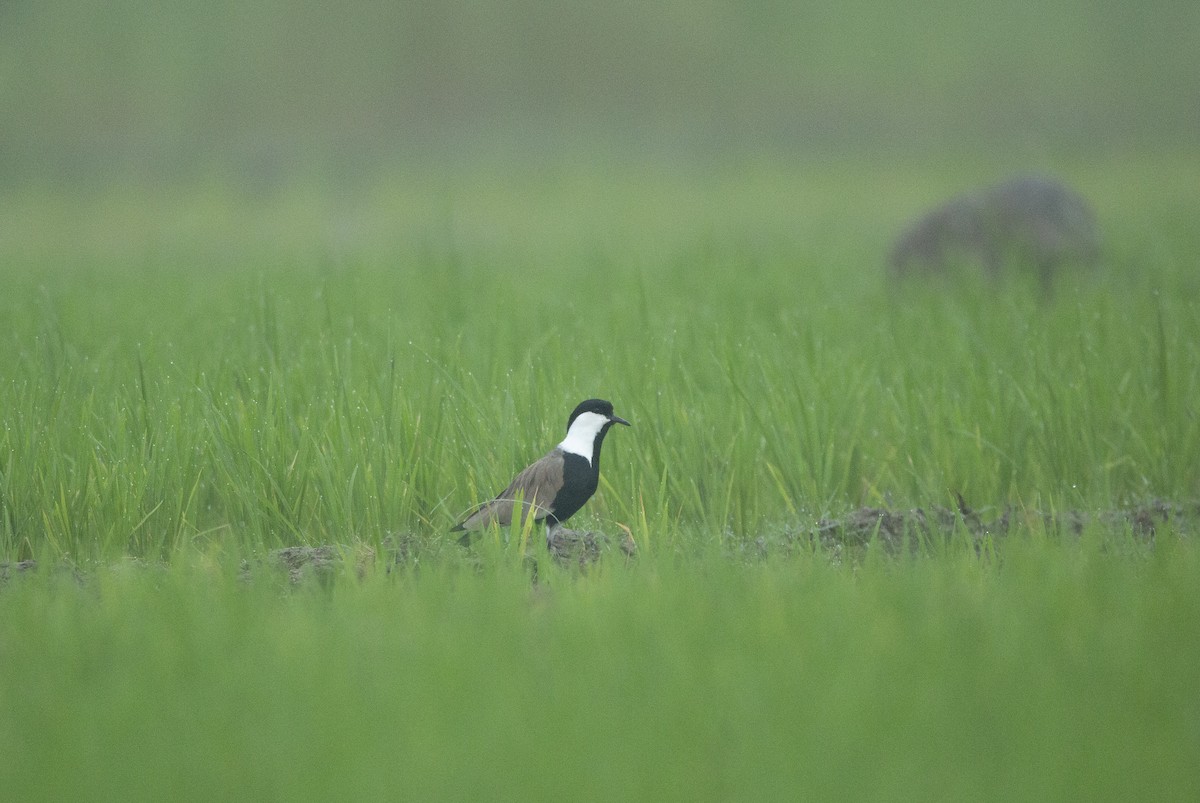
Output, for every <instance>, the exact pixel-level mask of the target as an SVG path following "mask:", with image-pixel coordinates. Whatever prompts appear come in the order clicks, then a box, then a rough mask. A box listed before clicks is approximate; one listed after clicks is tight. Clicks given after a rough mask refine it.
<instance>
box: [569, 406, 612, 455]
mask: <svg viewBox="0 0 1200 803" xmlns="http://www.w3.org/2000/svg"><path fill="white" fill-rule="evenodd" d="M607 423H608V417H607V416H603V415H600V414H599V413H580V414H579V417H578V418H576V419H575V420H574V421H572V422H571V428H570V429H568V430H567V437H566V438H564V439H563V442H562V443H560V444H559V445H558V448H560V449H562V450H563V451H564V452H570V453H571V454H577V455H579V456H580V457H582V458H583V459H584V460H587V461H588V465H591V463H592V447H593V445H594V444H595V443H596V435H597V434H599V432H600V430H602V429H604V425H605V424H607Z"/></svg>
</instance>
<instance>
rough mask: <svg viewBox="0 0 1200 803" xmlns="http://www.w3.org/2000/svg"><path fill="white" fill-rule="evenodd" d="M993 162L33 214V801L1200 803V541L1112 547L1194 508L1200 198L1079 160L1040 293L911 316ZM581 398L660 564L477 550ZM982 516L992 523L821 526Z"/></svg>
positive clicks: (6, 781) (12, 330)
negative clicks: (893, 541) (1081, 519)
mask: <svg viewBox="0 0 1200 803" xmlns="http://www.w3.org/2000/svg"><path fill="white" fill-rule="evenodd" d="M970 172H971V171H969V170H968V169H967V168H966V167H962V168H953V167H945V166H943V167H942V168H941V169H940V170H935V171H929V172H924V171H919V170H917V169H915V168H914V169H912V170H907V169H905V168H899V167H886V168H881V167H880V166H878V165H872V164H869V163H866V164H858V165H846V164H838V165H832V166H826V167H821V166H815V165H808V166H804V165H801V166H796V167H795V168H793V169H791V170H784V169H776V168H775V167H773V166H772V165H757V166H756V165H752V164H751V165H747V167H746V169H745V170H744V171H741V172H729V173H724V174H714V175H711V176H699V175H691V176H687V175H677V174H661V173H658V174H650V175H646V174H638V175H633V174H627V173H621V172H620V171H618V172H616V173H615V174H613V175H605V174H604V173H602V172H599V171H596V172H587V171H583V170H580V171H575V172H571V171H565V172H564V173H563V174H561V175H559V174H553V173H546V174H534V175H532V176H530V175H525V176H512V177H506V176H504V175H501V174H492V175H484V176H466V175H462V176H458V177H455V178H453V179H451V180H448V182H447V183H446V184H444V185H438V184H437V183H436V182H428V183H422V181H421V180H419V179H412V180H409V181H407V182H403V181H402V182H399V183H395V184H393V183H388V182H383V183H381V185H380V187H379V188H378V189H376V190H374V191H371V192H366V193H364V195H363V196H362V197H361V198H358V199H356V200H355V201H354V202H353V203H350V202H348V201H347V202H344V203H338V202H335V201H332V200H330V197H329V196H325V195H322V194H321V193H320V192H316V191H308V190H306V189H305V188H304V187H295V188H293V190H291V191H289V192H287V193H284V194H282V195H280V196H279V197H277V198H275V199H274V200H268V201H262V200H261V199H259V200H247V199H244V198H239V197H238V196H237V195H236V194H234V193H225V192H223V191H221V190H219V189H212V190H209V191H205V192H200V191H197V192H194V193H185V194H181V195H177V196H172V195H170V194H159V195H156V194H153V193H152V194H150V195H149V196H148V197H140V196H139V195H138V194H137V193H135V192H133V191H130V192H129V193H127V194H122V193H120V192H117V191H115V190H114V191H112V192H111V194H110V195H108V196H106V197H105V198H104V199H102V200H100V201H87V200H78V199H76V200H73V201H64V200H63V199H62V198H59V197H56V196H52V195H38V194H37V193H34V192H30V193H28V194H26V195H14V196H9V197H6V198H5V199H4V200H3V202H2V203H3V207H4V209H3V210H2V211H5V212H6V213H10V214H8V215H7V217H6V219H7V220H12V221H17V223H18V225H15V226H12V227H11V231H10V233H11V236H9V237H7V238H6V239H4V240H3V242H2V245H0V248H3V254H2V256H3V261H2V263H0V264H2V266H3V267H0V275H2V279H3V284H4V293H3V294H2V295H0V321H4V322H5V324H4V328H3V329H2V330H0V423H2V428H0V561H17V560H24V559H29V558H33V559H36V560H37V561H38V568H37V570H36V571H34V572H17V571H16V569H15V567H8V569H7V574H8V576H9V579H8V580H7V581H6V582H4V583H3V585H0V755H3V756H4V757H5V758H4V761H3V762H0V789H3V790H4V796H11V797H12V798H13V799H38V798H41V799H63V798H79V797H87V798H93V799H112V798H118V797H119V798H125V797H126V796H127V794H129V795H132V796H133V797H136V798H141V799H163V798H179V797H183V798H189V797H190V798H204V799H211V798H214V797H215V798H221V797H252V798H266V799H295V798H310V799H320V798H324V799H328V798H330V797H335V796H336V797H353V798H371V797H385V796H386V797H395V796H397V795H401V796H406V797H412V798H415V799H426V798H437V797H457V798H463V797H480V796H487V797H501V798H515V797H534V798H544V797H551V796H556V797H563V796H569V797H572V798H575V797H585V798H586V797H590V798H605V799H612V798H620V797H636V798H649V799H657V798H660V797H678V798H687V799H694V798H705V799H729V798H742V799H764V798H782V797H787V798H789V799H791V798H795V797H796V796H798V795H799V796H802V797H808V798H812V799H829V798H842V799H854V800H860V799H864V798H893V799H929V798H939V799H1005V800H1009V799H1080V798H1084V799H1101V798H1105V797H1108V798H1110V799H1115V800H1119V799H1130V798H1133V797H1138V798H1146V799H1155V798H1156V799H1189V798H1191V797H1194V796H1195V795H1196V793H1197V791H1198V790H1200V777H1198V775H1200V774H1198V773H1197V771H1196V770H1195V768H1194V764H1195V762H1194V756H1195V755H1196V754H1197V749H1198V748H1200V730H1198V729H1197V725H1196V723H1197V722H1198V721H1200V711H1198V710H1197V705H1196V702H1195V701H1196V696H1195V694H1194V693H1193V692H1194V689H1195V687H1196V681H1197V680H1198V679H1200V678H1198V676H1197V675H1198V673H1197V669H1196V667H1197V666H1200V661H1198V660H1197V659H1198V658H1200V655H1198V654H1197V648H1196V646H1195V639H1194V638H1192V637H1191V634H1193V633H1195V632H1197V630H1198V625H1200V622H1198V621H1197V620H1198V619H1200V590H1198V589H1200V583H1198V582H1197V579H1198V573H1197V568H1198V566H1197V554H1196V549H1195V544H1194V535H1195V531H1196V522H1195V521H1194V520H1191V519H1182V520H1176V521H1174V522H1172V523H1170V524H1166V525H1161V526H1159V527H1158V529H1157V531H1156V533H1155V535H1154V538H1153V539H1147V537H1146V533H1145V532H1144V531H1139V530H1135V529H1134V528H1132V527H1130V526H1128V525H1127V524H1125V523H1121V522H1118V523H1116V524H1114V523H1112V521H1111V520H1109V519H1105V518H1103V516H1102V514H1103V513H1104V512H1106V511H1114V510H1121V509H1123V508H1125V507H1128V506H1131V505H1135V504H1139V503H1144V502H1146V501H1149V500H1154V499H1163V500H1167V501H1170V502H1175V503H1180V504H1192V503H1194V502H1195V500H1196V499H1197V498H1198V497H1200V416H1198V415H1197V413H1198V412H1200V410H1198V408H1197V401H1196V400H1197V399H1200V309H1198V308H1197V307H1198V303H1200V302H1198V301H1197V298H1198V297H1200V296H1197V290H1198V289H1200V282H1198V280H1197V278H1196V277H1197V275H1200V274H1197V272H1196V268H1197V258H1196V254H1197V253H1200V250H1198V249H1200V242H1198V241H1197V238H1196V235H1195V233H1194V228H1195V227H1194V225H1193V222H1194V218H1195V212H1196V208H1195V199H1194V196H1193V195H1192V192H1193V188H1194V187H1195V186H1196V182H1197V181H1200V170H1198V166H1197V163H1196V161H1195V159H1194V158H1191V157H1187V158H1168V157H1162V158H1161V159H1160V160H1158V161H1155V160H1146V161H1144V162H1137V161H1130V162H1122V163H1119V164H1118V163H1116V162H1114V163H1111V164H1098V165H1091V166H1086V165H1085V166H1079V167H1077V168H1075V169H1074V170H1073V171H1072V173H1071V177H1072V178H1073V180H1075V181H1076V182H1077V183H1078V184H1079V185H1080V186H1081V187H1083V188H1084V190H1085V191H1086V192H1087V194H1088V195H1089V196H1090V197H1092V198H1094V199H1095V202H1096V205H1097V208H1098V209H1099V210H1100V214H1101V218H1102V223H1103V224H1104V227H1105V232H1106V236H1107V238H1108V244H1109V254H1110V256H1111V259H1110V264H1109V265H1107V266H1106V267H1105V269H1104V270H1103V271H1102V272H1101V274H1100V275H1098V276H1095V277H1090V278H1086V279H1079V278H1078V277H1074V278H1069V279H1068V280H1067V281H1064V282H1063V283H1062V284H1060V286H1059V287H1058V291H1057V292H1056V294H1055V295H1054V297H1053V298H1051V299H1045V298H1042V297H1041V296H1040V295H1039V294H1038V292H1037V290H1036V288H1035V287H1034V286H1033V284H1032V282H1029V283H1025V282H1022V281H1014V282H1010V283H1006V284H1004V285H1001V286H985V285H981V284H978V283H974V282H971V281H962V282H945V283H934V284H932V285H919V284H918V285H909V286H904V287H899V288H896V287H891V286H889V285H887V284H886V283H885V282H884V280H883V272H882V265H881V260H882V253H883V251H884V248H885V246H886V242H887V239H888V237H889V236H890V234H891V233H892V232H893V231H895V229H896V228H897V227H898V226H899V224H900V222H901V221H902V220H903V219H904V218H905V217H906V216H907V215H908V214H910V213H912V212H914V211H915V210H916V209H917V208H919V207H920V206H921V205H922V204H924V203H927V202H928V201H930V200H932V199H934V198H936V197H938V196H939V195H941V194H943V193H944V192H947V191H952V190H955V189H958V188H960V187H961V186H962V185H963V184H965V183H969V182H968V181H967V180H966V176H967V174H968V173H970ZM980 172H982V170H981V171H980ZM597 395H598V396H603V397H606V398H610V399H612V400H613V401H614V402H615V404H616V409H617V412H618V414H620V415H622V416H624V417H626V418H628V419H630V420H631V421H632V422H633V424H634V426H633V427H632V428H631V429H628V430H626V429H621V430H620V431H619V432H615V433H613V435H612V437H610V438H609V439H608V440H607V442H606V445H605V454H604V476H603V479H602V485H601V490H600V492H599V493H598V494H597V496H596V497H595V498H594V499H593V500H592V501H591V502H590V503H589V505H588V506H587V507H586V508H585V510H584V513H582V514H581V515H580V518H579V520H578V523H579V524H580V525H583V526H587V527H591V528H594V529H599V530H602V531H604V532H606V533H608V534H609V535H610V536H617V535H619V534H620V532H621V528H623V527H627V528H629V530H630V532H631V533H632V535H633V537H634V539H635V540H636V541H637V543H638V546H639V555H638V557H637V558H636V559H635V560H633V561H630V562H626V561H625V559H624V558H623V556H621V555H620V554H619V553H617V552H615V551H614V552H611V553H609V554H607V555H605V556H604V558H603V559H602V560H601V562H600V563H599V564H598V565H596V566H594V567H592V568H591V569H590V570H589V571H588V572H586V573H579V572H578V571H567V570H565V569H560V568H558V567H556V566H554V565H552V564H550V562H549V561H548V560H546V558H545V555H544V552H543V551H542V549H543V548H542V547H541V546H540V543H539V542H540V539H539V538H534V539H533V543H534V544H536V546H535V547H534V550H533V552H534V554H535V556H539V557H540V561H539V564H540V565H539V577H540V580H541V582H540V584H539V586H538V587H537V589H536V590H534V589H531V587H530V580H529V576H528V573H527V568H526V566H525V564H524V563H523V562H522V560H521V557H520V556H519V555H518V554H517V550H516V549H515V548H513V547H506V546H504V545H503V544H502V543H500V542H499V541H498V539H497V540H496V541H490V540H487V539H485V540H484V542H483V543H482V544H481V546H480V547H479V549H478V550H477V551H476V552H475V553H474V554H466V553H464V552H463V551H461V550H459V549H458V548H457V547H454V546H453V545H452V544H451V543H450V542H449V539H448V536H447V534H446V530H447V529H448V528H449V526H450V525H451V524H452V523H453V522H454V521H455V519H456V517H457V516H458V515H459V514H460V513H461V512H462V511H463V510H465V509H466V508H468V507H469V506H470V505H472V504H473V503H476V502H478V501H480V500H481V499H483V498H485V497H486V496H487V495H489V494H491V493H494V492H495V491H496V490H498V489H499V488H500V487H502V486H503V484H504V483H505V482H507V480H508V479H509V478H510V477H511V475H512V473H513V472H514V471H515V470H516V469H518V468H520V467H521V466H522V465H524V464H525V463H526V462H528V461H529V460H530V459H532V458H534V457H536V456H538V455H540V454H541V453H542V452H543V451H544V450H545V449H547V448H549V447H550V446H551V445H553V444H554V443H555V442H557V441H558V440H559V439H560V438H561V435H562V431H563V426H564V424H565V417H566V415H567V413H568V412H569V411H570V409H571V408H572V406H573V405H574V404H575V403H576V402H578V401H579V400H580V399H582V398H586V397H589V396H597ZM956 494H961V495H962V496H963V498H964V499H966V500H967V501H968V503H969V504H970V505H972V506H974V507H976V508H978V509H981V510H985V511H991V512H995V513H997V514H998V512H999V511H1001V510H1004V509H1011V510H1012V511H1013V513H1014V521H1015V522H1016V524H1015V525H1014V527H1013V529H1012V531H1010V532H1009V533H1008V534H1007V535H1001V534H998V533H997V534H992V535H990V536H985V537H983V538H982V539H981V540H979V541H978V542H976V541H975V540H973V539H971V538H968V537H966V535H967V534H966V532H965V531H964V530H963V529H962V528H958V529H956V530H952V531H951V532H949V533H948V537H947V538H945V539H939V538H934V539H929V540H928V541H927V542H925V543H923V544H922V548H921V549H919V550H916V551H915V552H913V553H909V552H901V554H895V552H894V551H889V550H887V549H884V548H883V547H884V546H885V545H884V544H883V543H882V542H881V541H879V540H869V541H868V542H867V545H866V546H865V547H862V546H861V545H858V544H856V545H855V546H856V549H855V550H852V551H846V552H843V551H840V550H838V549H834V548H830V547H829V544H828V543H827V542H822V541H821V540H819V539H813V538H811V537H809V536H810V534H811V533H812V532H813V529H814V527H816V526H817V525H818V522H820V521H821V520H822V519H823V518H835V519H836V518H837V517H839V516H842V515H844V514H846V513H847V512H849V511H853V510H855V509H857V508H860V507H862V506H894V507H900V508H907V507H916V506H921V507H925V508H930V507H933V506H944V507H954V506H955V499H956ZM1067 511H1078V512H1081V513H1084V514H1089V515H1090V516H1092V518H1091V519H1089V521H1090V523H1089V524H1086V525H1085V526H1084V527H1083V529H1082V532H1080V533H1075V532H1073V531H1072V530H1071V528H1069V527H1058V526H1055V522H1054V521H1051V522H1049V523H1047V522H1046V521H1045V520H1044V519H1043V518H1042V514H1043V513H1048V514H1058V515H1062V514H1065V512H1067ZM573 522H574V520H573ZM916 535H919V534H914V536H916ZM397 539H399V540H400V541H402V542H403V543H404V544H406V545H408V547H406V548H409V549H410V551H409V552H408V553H407V558H406V559H405V560H404V561H403V562H402V564H401V565H399V566H391V563H390V556H391V555H392V552H391V551H390V550H389V545H390V544H394V543H396V540H397ZM327 544H328V545H334V546H335V547H336V548H337V549H338V550H340V551H341V552H342V553H344V555H345V560H344V561H343V562H342V563H341V564H340V565H339V566H337V567H335V568H333V569H332V570H329V571H330V573H329V574H326V575H321V577H323V579H320V578H310V579H309V580H307V581H304V582H301V583H300V584H299V585H298V586H293V585H292V584H291V583H290V582H289V581H288V579H287V577H286V573H284V572H282V571H281V570H278V569H275V568H272V566H273V563H272V560H271V558H270V557H269V553H270V552H271V550H273V549H276V548H279V547H284V546H291V545H308V546H315V545H327ZM243 560H245V561H247V565H248V566H249V567H250V570H249V577H248V578H242V577H241V575H242V570H241V568H240V567H241V563H242V561H243ZM389 567H390V568H391V571H389V570H388V569H389ZM310 573H315V572H311V571H310ZM360 575H361V576H360Z"/></svg>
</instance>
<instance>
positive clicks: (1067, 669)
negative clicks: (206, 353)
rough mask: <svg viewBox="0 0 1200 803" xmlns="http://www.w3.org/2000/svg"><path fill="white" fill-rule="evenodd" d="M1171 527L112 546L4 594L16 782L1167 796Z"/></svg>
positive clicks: (1184, 658) (359, 790) (1192, 612)
mask: <svg viewBox="0 0 1200 803" xmlns="http://www.w3.org/2000/svg"><path fill="white" fill-rule="evenodd" d="M1198 569H1200V566H1198V564H1197V555H1196V551H1195V547H1194V544H1193V543H1191V542H1180V541H1177V540H1175V539H1173V538H1170V537H1162V538H1160V540H1159V542H1158V544H1157V545H1156V548H1155V550H1154V551H1153V553H1152V554H1149V555H1148V556H1145V557H1142V558H1136V557H1132V556H1131V555H1129V554H1114V553H1113V552H1111V551H1108V550H1106V549H1104V548H1102V547H1101V544H1100V542H1098V541H1097V542H1085V543H1084V544H1082V545H1074V544H1071V545H1062V544H1056V543H1051V542H1043V543H1034V542H1028V543H1025V544H1022V545H1016V544H1014V545H1011V546H1010V547H1009V548H1008V549H1007V550H1006V553H1005V558H1004V560H1003V561H1002V562H1001V563H998V564H995V563H990V562H987V561H980V560H978V559H977V558H976V557H975V555H974V553H973V552H969V551H968V552H962V553H958V554H949V555H943V556H942V557H940V558H937V559H927V558H920V559H916V560H912V561H901V562H898V563H897V562H891V561H886V560H881V561H876V562H872V563H870V564H869V565H867V566H865V567H862V568H861V569H860V570H859V571H856V572H852V571H849V570H847V569H846V568H845V567H838V566H834V565H831V564H830V563H829V562H828V560H827V559H826V558H825V557H824V556H823V555H820V554H812V553H806V554H800V555H796V556H794V557H793V558H791V559H787V560H774V561H771V562H768V563H760V564H753V565H745V564H738V563H733V562H730V561H728V560H723V559H720V558H719V557H718V556H712V559H710V560H707V561H703V562H700V563H696V562H693V563H688V564H685V565H679V566H677V565H672V564H671V563H670V562H662V561H659V562H654V561H643V562H640V563H638V564H636V565H634V566H633V567H631V568H625V567H623V566H621V565H618V564H614V563H609V564H605V565H604V566H603V567H602V570H600V571H598V572H595V573H593V574H590V575H588V576H585V577H572V576H570V575H567V574H563V573H557V572H551V573H550V577H549V586H548V587H547V586H545V585H543V586H542V587H541V589H540V590H539V591H538V592H536V593H531V592H530V589H529V586H528V579H527V577H526V576H525V575H524V573H523V572H521V571H520V570H518V569H516V568H515V567H506V566H505V565H504V564H498V565H492V567H491V568H490V569H489V570H488V571H485V572H483V573H482V574H479V573H477V572H474V571H471V570H469V568H468V567H466V566H464V565H461V564H457V563H454V562H446V561H443V562H441V563H439V564H437V565H435V566H432V567H426V568H423V569H422V570H421V571H419V572H403V573H400V574H395V573H393V574H391V575H387V574H384V573H382V572H373V573H370V574H368V576H367V577H366V578H365V579H362V580H359V579H357V578H356V577H355V576H354V575H353V574H352V573H350V572H347V573H345V574H344V575H341V576H338V577H336V578H335V579H334V580H333V581H332V582H331V583H330V584H329V585H328V586H327V587H326V588H325V589H324V590H323V589H322V587H321V586H318V585H308V586H302V587H300V588H299V589H297V590H294V591H290V592H289V591H286V590H284V591H282V593H281V587H282V586H281V584H282V583H283V582H284V581H282V580H281V579H280V580H273V579H272V576H271V575H266V576H259V577H257V579H255V580H254V581H253V582H244V581H239V580H237V579H236V576H235V573H234V572H233V571H231V570H230V569H229V568H228V567H222V566H221V565H220V564H219V563H209V564H203V565H199V566H198V565H196V564H191V565H189V566H183V565H172V566H171V567H168V568H138V567H134V566H129V565H117V566H112V567H109V568H105V569H101V570H97V571H95V572H94V573H92V574H91V575H90V576H89V578H88V580H87V581H86V582H85V583H84V584H83V586H82V587H79V586H77V585H76V584H75V582H74V581H73V580H71V579H70V577H68V576H64V575H58V576H54V575H52V576H48V577H47V576H33V577H22V578H21V579H19V580H18V581H14V582H12V583H10V585H9V586H8V587H6V588H5V589H4V590H3V592H2V593H0V613H2V615H0V649H2V658H3V667H4V668H3V671H2V672H0V723H2V724H0V749H2V750H3V753H4V756H5V760H4V762H2V763H0V783H2V784H3V788H4V790H5V796H6V797H10V798H11V799H14V800H33V799H47V800H51V799H76V798H81V797H83V798H88V799H93V800H106V799H118V798H119V799H144V800H161V799H164V798H169V799H213V798H229V797H236V798H253V799H330V798H338V797H353V798H356V799H372V798H373V799H393V798H396V797H402V798H407V799H431V798H433V799H442V798H450V799H463V798H478V797H486V798H490V799H513V798H533V799H553V798H562V797H570V798H572V799H604V800H611V799H614V798H622V799H629V798H634V799H680V800H695V799H701V800H729V799H746V800H762V799H796V798H801V799H815V800H829V799H842V800H864V799H895V800H913V799H948V800H963V799H971V800H1012V799H1038V800H1078V799H1080V798H1085V799H1089V800H1105V799H1110V800H1128V799H1131V798H1138V799H1155V800H1185V799H1190V798H1192V797H1194V796H1195V795H1196V793H1197V792H1198V791H1200V771H1198V770H1197V768H1196V763H1195V755H1196V751H1197V748H1200V732H1198V731H1197V722H1198V721H1200V704H1198V703H1197V697H1196V695H1195V694H1194V689H1195V687H1196V682H1197V680H1200V673H1198V670H1197V667H1198V666H1200V662H1198V658H1200V651H1198V648H1197V646H1196V640H1195V639H1194V638H1193V637H1192V635H1193V634H1194V633H1196V632H1197V629H1198V628H1200V590H1198V589H1200V585H1198V584H1197V583H1196V577H1197V570H1198Z"/></svg>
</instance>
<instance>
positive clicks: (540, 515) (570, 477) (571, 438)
mask: <svg viewBox="0 0 1200 803" xmlns="http://www.w3.org/2000/svg"><path fill="white" fill-rule="evenodd" d="M613 424H624V425H625V426H630V424H629V422H628V421H626V420H625V419H624V418H620V417H619V416H616V415H614V414H613V406H612V402H608V401H605V400H604V399H588V400H587V401H582V402H580V403H579V404H578V406H576V407H575V409H574V410H573V411H572V412H571V416H570V417H569V418H568V419H567V437H565V438H563V440H562V442H561V443H559V444H558V445H557V446H555V447H554V448H553V449H551V450H550V452H549V453H548V454H546V456H545V457H543V458H541V459H540V460H538V461H536V462H535V463H532V464H530V465H529V466H528V467H527V468H526V469H525V470H524V471H522V472H521V473H520V474H518V475H517V476H516V477H514V478H513V481H512V482H510V483H509V484H508V487H507V488H505V489H504V490H503V491H501V492H500V493H498V494H497V495H496V498H494V499H492V500H491V501H488V502H484V503H483V504H482V505H480V506H479V507H477V508H475V510H473V511H471V513H470V515H468V516H467V517H466V518H465V519H463V520H462V521H461V522H459V523H458V524H456V525H455V526H454V527H453V529H452V530H451V532H458V531H466V535H464V536H463V537H462V538H460V539H459V542H460V543H463V544H465V543H468V542H469V540H470V537H471V535H472V534H473V533H474V532H476V531H478V530H482V529H484V528H486V527H488V526H489V525H491V524H492V523H493V522H495V523H497V524H499V525H501V526H502V527H507V526H508V525H509V524H511V523H512V520H513V514H514V513H515V512H516V510H517V507H518V500H520V502H519V504H520V513H519V518H518V521H519V522H521V523H524V522H525V521H526V518H527V517H528V516H530V515H532V516H533V518H534V521H538V522H545V524H546V538H547V540H549V538H550V535H551V533H553V531H554V529H555V528H557V527H558V526H559V525H561V524H562V523H563V522H565V521H566V520H567V519H569V518H571V516H573V515H575V513H577V512H578V511H579V509H580V508H581V507H583V505H584V503H585V502H587V500H588V499H591V498H592V494H594V493H595V492H596V486H597V485H598V484H599V482H600V446H601V445H602V444H603V443H604V436H605V435H607V434H608V430H609V429H610V428H611V427H612V425H613Z"/></svg>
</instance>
